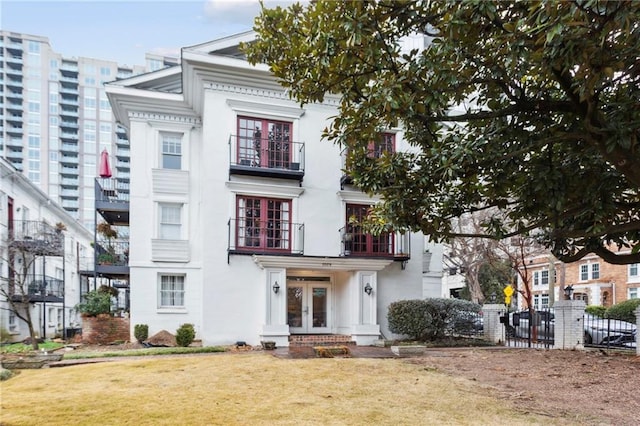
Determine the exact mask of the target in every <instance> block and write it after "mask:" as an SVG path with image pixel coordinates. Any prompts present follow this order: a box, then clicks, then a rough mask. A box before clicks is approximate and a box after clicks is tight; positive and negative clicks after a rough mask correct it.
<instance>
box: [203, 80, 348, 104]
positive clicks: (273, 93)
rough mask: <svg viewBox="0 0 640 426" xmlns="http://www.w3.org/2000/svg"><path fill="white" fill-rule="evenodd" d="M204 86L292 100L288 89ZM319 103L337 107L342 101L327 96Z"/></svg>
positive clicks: (206, 84) (230, 91) (228, 91)
mask: <svg viewBox="0 0 640 426" xmlns="http://www.w3.org/2000/svg"><path fill="white" fill-rule="evenodd" d="M204 88H205V89H209V90H215V91H217V92H226V93H236V94H241V95H249V96H257V97H261V98H270V99H281V100H286V101H291V98H290V97H289V94H288V91H287V90H272V89H262V88H255V87H246V86H239V85H236V84H230V83H220V82H208V83H205V85H204ZM319 104H320V105H327V106H332V107H336V106H339V105H340V102H339V101H338V100H337V99H330V98H329V99H327V98H325V100H324V102H321V103H320V102H319Z"/></svg>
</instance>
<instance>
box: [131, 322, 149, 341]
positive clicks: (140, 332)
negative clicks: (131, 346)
mask: <svg viewBox="0 0 640 426" xmlns="http://www.w3.org/2000/svg"><path fill="white" fill-rule="evenodd" d="M133 336H134V337H135V338H136V340H137V341H138V342H139V343H142V342H144V341H145V340H147V339H148V338H149V326H148V325H147V324H136V325H135V326H134V327H133Z"/></svg>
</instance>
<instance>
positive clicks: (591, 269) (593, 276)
mask: <svg viewBox="0 0 640 426" xmlns="http://www.w3.org/2000/svg"><path fill="white" fill-rule="evenodd" d="M599 278H600V264H599V263H583V264H582V265H580V281H588V280H597V279H599Z"/></svg>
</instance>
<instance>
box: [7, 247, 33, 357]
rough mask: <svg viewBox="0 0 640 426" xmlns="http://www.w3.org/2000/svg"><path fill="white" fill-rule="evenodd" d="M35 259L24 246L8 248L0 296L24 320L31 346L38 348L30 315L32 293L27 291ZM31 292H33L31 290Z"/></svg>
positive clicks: (9, 308) (10, 309)
mask: <svg viewBox="0 0 640 426" xmlns="http://www.w3.org/2000/svg"><path fill="white" fill-rule="evenodd" d="M35 260H36V256H33V255H32V254H31V253H29V252H28V251H27V250H26V249H24V248H17V249H15V248H11V249H9V250H8V253H7V258H6V259H3V261H4V262H5V263H6V264H7V265H8V276H6V277H5V276H4V275H3V276H1V277H0V297H2V298H4V299H5V300H6V301H7V303H8V308H4V309H6V310H9V311H11V312H13V314H14V315H15V316H16V317H17V318H18V319H20V320H22V321H24V322H25V323H26V324H27V327H28V328H29V336H30V337H31V346H32V348H33V349H34V350H37V349H38V336H37V331H36V328H35V327H34V324H33V317H32V316H31V307H32V303H33V302H32V298H33V297H32V294H30V292H29V276H30V274H31V272H30V271H31V269H32V267H33V265H34V262H35ZM31 293H33V292H31Z"/></svg>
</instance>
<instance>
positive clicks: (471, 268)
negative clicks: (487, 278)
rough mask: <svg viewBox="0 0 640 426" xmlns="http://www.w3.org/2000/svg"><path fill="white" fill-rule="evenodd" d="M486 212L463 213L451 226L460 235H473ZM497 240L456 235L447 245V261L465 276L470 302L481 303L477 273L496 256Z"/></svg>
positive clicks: (480, 288)
mask: <svg viewBox="0 0 640 426" xmlns="http://www.w3.org/2000/svg"><path fill="white" fill-rule="evenodd" d="M488 214H489V213H488V212H484V213H476V214H473V215H471V214H470V215H465V216H463V217H461V218H460V219H457V220H456V221H455V222H454V224H453V225H452V227H453V228H454V229H456V233H457V234H460V235H474V234H478V231H479V230H480V229H482V227H483V223H484V221H485V220H486V216H487V215H488ZM498 244H499V241H496V240H493V239H488V238H479V237H475V236H468V237H456V238H454V239H452V240H451V242H450V243H449V245H448V248H449V254H448V259H447V261H448V262H449V263H452V264H453V265H454V266H455V267H456V268H458V269H459V270H460V271H461V272H462V273H463V274H464V277H465V281H466V284H467V288H468V290H469V294H470V297H471V301H472V302H476V303H483V302H484V300H485V296H486V295H485V294H484V293H483V291H482V286H481V285H480V280H479V273H480V268H481V267H482V265H483V264H486V263H491V261H492V259H495V258H496V253H495V251H496V248H497V246H498Z"/></svg>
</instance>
